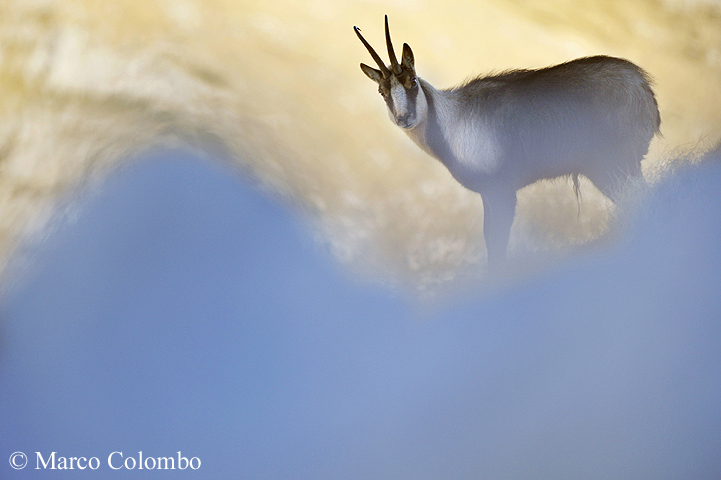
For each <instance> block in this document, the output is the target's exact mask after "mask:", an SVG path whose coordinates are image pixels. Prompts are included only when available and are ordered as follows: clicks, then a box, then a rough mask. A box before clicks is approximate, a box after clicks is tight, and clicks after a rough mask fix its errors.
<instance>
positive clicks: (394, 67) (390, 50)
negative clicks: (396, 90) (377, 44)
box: [386, 15, 401, 75]
mask: <svg viewBox="0 0 721 480" xmlns="http://www.w3.org/2000/svg"><path fill="white" fill-rule="evenodd" d="M386 45H387V46H388V57H389V58H390V59H391V70H393V73H395V74H396V75H398V74H400V73H401V66H400V65H399V64H398V59H397V58H396V52H394V51H393V43H391V32H390V30H389V29H388V15H386Z"/></svg>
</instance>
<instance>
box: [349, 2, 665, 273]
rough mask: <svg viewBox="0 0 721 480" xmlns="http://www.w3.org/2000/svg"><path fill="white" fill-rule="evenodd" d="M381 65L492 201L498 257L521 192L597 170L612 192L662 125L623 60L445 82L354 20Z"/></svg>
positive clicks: (427, 136)
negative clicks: (429, 76)
mask: <svg viewBox="0 0 721 480" xmlns="http://www.w3.org/2000/svg"><path fill="white" fill-rule="evenodd" d="M353 29H354V30H355V33H356V34H357V35H358V38H359V39H360V40H361V42H363V45H365V47H366V48H367V49H368V52H370V54H371V57H373V60H374V61H375V63H376V64H377V65H378V69H375V68H372V67H369V66H368V65H366V64H363V63H361V65H360V67H361V70H362V71H363V73H365V74H366V75H367V76H368V77H369V78H370V79H371V80H373V81H374V82H376V83H377V84H378V91H379V93H380V94H381V96H382V97H383V98H384V100H385V102H386V105H387V107H388V113H389V114H390V117H391V120H392V121H393V122H394V123H395V124H396V125H398V126H399V127H400V128H402V129H403V130H404V131H405V132H406V134H408V136H409V137H410V138H411V139H412V140H413V141H414V142H415V143H416V144H417V145H418V146H419V147H421V148H422V149H423V150H424V151H426V152H427V153H428V154H430V155H431V156H433V157H435V158H437V159H438V160H440V161H441V163H443V165H445V166H446V168H448V170H449V171H450V173H451V175H453V177H454V178H455V179H456V180H457V181H458V182H459V183H460V184H461V185H463V186H464V187H466V188H467V189H469V190H472V191H474V192H477V193H479V194H480V195H481V198H482V199H483V235H484V238H485V242H486V250H487V253H488V265H489V268H490V269H491V270H495V269H497V268H498V267H499V266H501V265H503V264H504V263H505V261H506V249H507V246H508V240H509V236H510V231H511V225H512V224H513V217H514V215H515V210H516V191H517V190H519V189H520V188H523V187H525V186H526V185H530V184H532V183H535V182H536V181H538V180H542V179H552V178H556V177H561V176H571V177H572V179H573V184H574V190H575V192H576V195H577V196H578V175H580V174H582V175H584V176H585V177H587V178H588V179H589V180H590V181H591V182H593V184H594V185H595V186H596V187H597V188H598V189H599V190H600V191H601V192H602V193H603V194H604V195H606V196H607V197H608V198H609V199H611V200H612V201H614V202H615V201H617V199H618V193H619V189H620V188H621V187H623V186H624V183H625V182H627V181H628V180H629V179H630V178H639V179H643V175H642V173H641V160H642V159H643V157H644V156H645V155H646V153H647V152H648V147H649V143H650V142H651V139H652V138H653V137H654V135H655V134H657V133H660V130H659V127H660V124H661V117H660V115H659V112H658V104H657V102H656V98H655V96H654V93H653V90H652V89H651V79H650V77H649V76H648V74H647V73H646V72H644V71H643V70H642V69H641V68H640V67H638V66H637V65H635V64H633V63H631V62H629V61H628V60H624V59H621V58H614V57H608V56H593V57H585V58H579V59H576V60H572V61H569V62H566V63H562V64H560V65H555V66H552V67H547V68H542V69H538V70H511V71H507V72H504V73H500V74H497V75H489V76H482V77H478V78H475V79H472V80H470V81H468V82H466V83H464V84H463V85H461V86H459V87H456V88H450V89H446V90H437V89H435V88H434V87H433V86H431V84H429V83H428V82H426V81H424V80H422V79H421V78H419V77H418V76H417V75H416V70H415V60H414V57H413V52H412V51H411V48H410V47H409V46H408V44H407V43H404V44H403V52H402V54H401V62H400V63H398V59H397V58H396V56H395V53H394V51H393V45H392V43H391V37H390V32H389V29H388V16H387V15H386V17H385V36H386V46H387V48H388V56H389V57H390V62H391V63H390V66H386V65H385V63H384V62H383V60H382V59H381V58H380V56H379V55H378V54H377V53H376V51H375V50H374V49H373V47H371V46H370V44H369V43H368V42H367V41H366V40H365V38H363V36H362V35H361V33H360V29H359V28H358V27H353Z"/></svg>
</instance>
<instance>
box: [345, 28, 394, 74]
mask: <svg viewBox="0 0 721 480" xmlns="http://www.w3.org/2000/svg"><path fill="white" fill-rule="evenodd" d="M353 30H355V33H356V35H358V38H360V41H361V42H363V45H365V46H366V48H367V49H368V52H369V53H370V54H371V57H373V60H375V62H376V63H377V64H378V68H380V69H381V73H383V76H384V77H385V78H388V77H389V76H390V75H391V72H390V70H388V67H386V65H385V64H384V63H383V60H381V57H380V56H379V55H378V54H377V53H376V51H375V50H373V47H371V46H370V44H369V43H368V42H366V39H365V38H363V35H361V33H360V28H358V27H353Z"/></svg>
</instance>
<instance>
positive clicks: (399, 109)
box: [391, 77, 409, 122]
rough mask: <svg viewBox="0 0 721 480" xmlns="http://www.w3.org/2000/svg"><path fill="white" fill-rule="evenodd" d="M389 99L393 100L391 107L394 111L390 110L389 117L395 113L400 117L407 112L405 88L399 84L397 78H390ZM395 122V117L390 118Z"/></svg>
mask: <svg viewBox="0 0 721 480" xmlns="http://www.w3.org/2000/svg"><path fill="white" fill-rule="evenodd" d="M391 100H393V108H394V110H395V112H391V117H393V114H395V116H396V117H402V116H404V115H406V114H407V113H409V112H408V96H407V94H406V89H405V88H403V85H401V84H400V82H399V81H398V79H397V78H395V77H393V78H392V79H391ZM392 120H393V121H394V122H395V120H396V119H395V118H392Z"/></svg>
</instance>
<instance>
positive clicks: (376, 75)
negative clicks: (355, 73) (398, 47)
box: [360, 63, 383, 83]
mask: <svg viewBox="0 0 721 480" xmlns="http://www.w3.org/2000/svg"><path fill="white" fill-rule="evenodd" d="M360 67H361V70H363V73H365V74H366V76H367V77H368V78H370V79H371V80H373V81H374V82H376V83H381V79H383V73H381V71H380V70H377V69H375V68H373V67H369V66H368V65H366V64H365V63H361V64H360Z"/></svg>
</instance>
